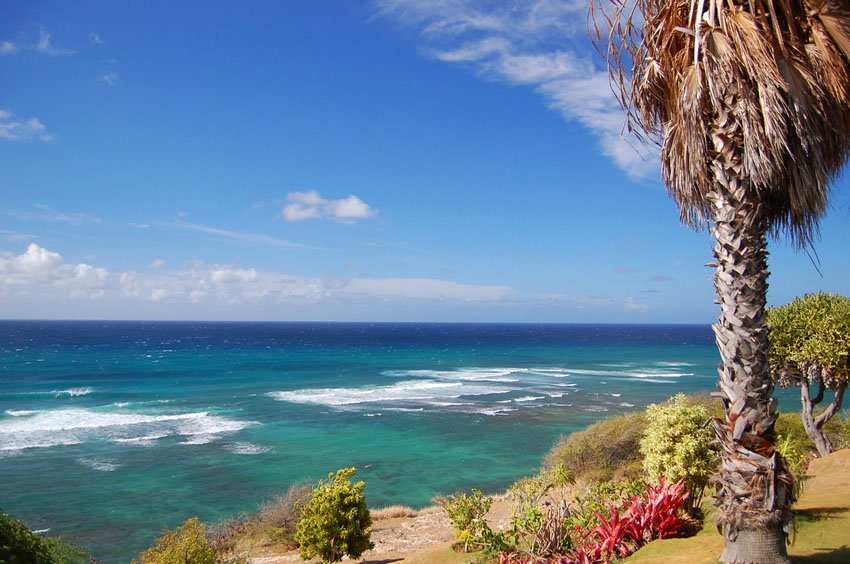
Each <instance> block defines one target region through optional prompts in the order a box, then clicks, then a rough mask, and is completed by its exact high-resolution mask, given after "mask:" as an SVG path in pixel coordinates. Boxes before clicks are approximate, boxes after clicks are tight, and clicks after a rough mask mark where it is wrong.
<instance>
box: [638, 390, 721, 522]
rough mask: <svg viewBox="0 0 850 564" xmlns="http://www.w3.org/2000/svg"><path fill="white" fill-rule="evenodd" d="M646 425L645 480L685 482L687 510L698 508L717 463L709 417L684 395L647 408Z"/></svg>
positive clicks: (642, 443) (642, 446)
mask: <svg viewBox="0 0 850 564" xmlns="http://www.w3.org/2000/svg"><path fill="white" fill-rule="evenodd" d="M646 418H647V421H648V425H647V427H646V431H645V432H644V435H643V438H642V439H641V441H640V452H641V454H643V456H644V461H643V468H644V472H646V475H647V477H648V479H650V480H657V479H658V477H659V476H663V477H664V478H667V480H669V481H671V482H677V481H679V480H684V481H685V487H686V488H687V490H688V491H689V492H691V497H690V498H689V500H688V501H687V509H688V510H689V511H692V510H693V508H694V507H695V506H697V507H698V506H699V502H700V500H701V499H702V494H703V491H704V490H705V486H706V484H708V480H709V478H710V477H711V475H712V474H713V473H714V472H715V470H717V464H718V461H719V457H718V452H717V450H718V449H717V442H716V440H715V436H714V433H713V432H712V431H711V429H709V428H708V425H707V423H708V421H709V420H710V419H711V414H710V413H709V412H708V409H706V408H705V407H704V406H702V405H688V400H687V398H686V397H685V394H681V393H680V394H676V395H675V396H673V397H672V398H670V399H669V400H668V401H667V404H666V405H658V404H653V405H650V406H649V407H647V409H646Z"/></svg>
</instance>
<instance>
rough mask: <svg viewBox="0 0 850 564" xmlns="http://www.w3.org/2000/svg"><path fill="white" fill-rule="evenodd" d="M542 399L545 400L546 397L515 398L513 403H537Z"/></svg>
mask: <svg viewBox="0 0 850 564" xmlns="http://www.w3.org/2000/svg"><path fill="white" fill-rule="evenodd" d="M542 399H546V397H545V396H525V397H521V398H516V399H515V400H514V401H515V402H517V403H525V402H527V401H537V400H542Z"/></svg>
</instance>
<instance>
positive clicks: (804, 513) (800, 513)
mask: <svg viewBox="0 0 850 564" xmlns="http://www.w3.org/2000/svg"><path fill="white" fill-rule="evenodd" d="M844 513H847V508H846V507H813V508H811V509H796V510H794V516H795V517H797V518H798V519H801V520H803V521H824V520H826V519H835V518H836V517H837V516H838V515H841V514H844ZM848 562H850V560H848Z"/></svg>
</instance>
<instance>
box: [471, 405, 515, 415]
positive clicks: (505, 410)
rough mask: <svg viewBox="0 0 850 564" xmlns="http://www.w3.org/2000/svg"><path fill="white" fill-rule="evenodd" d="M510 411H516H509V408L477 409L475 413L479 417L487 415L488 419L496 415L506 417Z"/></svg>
mask: <svg viewBox="0 0 850 564" xmlns="http://www.w3.org/2000/svg"><path fill="white" fill-rule="evenodd" d="M512 411H516V409H511V408H509V407H505V408H500V409H479V410H477V411H476V413H480V414H481V415H487V416H489V417H496V416H498V415H507V414H508V413H510V412H512Z"/></svg>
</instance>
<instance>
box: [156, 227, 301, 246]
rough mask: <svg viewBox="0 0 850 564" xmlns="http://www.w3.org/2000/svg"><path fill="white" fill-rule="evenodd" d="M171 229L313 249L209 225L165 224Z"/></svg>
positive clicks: (274, 238)
mask: <svg viewBox="0 0 850 564" xmlns="http://www.w3.org/2000/svg"><path fill="white" fill-rule="evenodd" d="M166 225H169V226H171V227H176V228H178V229H185V230H187V231H195V232H197V233H206V234H208V235H215V236H217V237H224V238H225V239H234V240H237V241H243V242H245V243H253V244H258V245H268V246H272V247H290V248H295V249H311V248H315V247H310V246H308V245H302V244H301V243H294V242H292V241H287V240H286V239H279V238H277V237H271V236H269V235H263V234H262V233H251V232H248V231H234V230H231V229H222V228H220V227H211V226H209V225H199V224H197V223H189V222H187V221H172V222H169V223H167V224H166Z"/></svg>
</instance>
